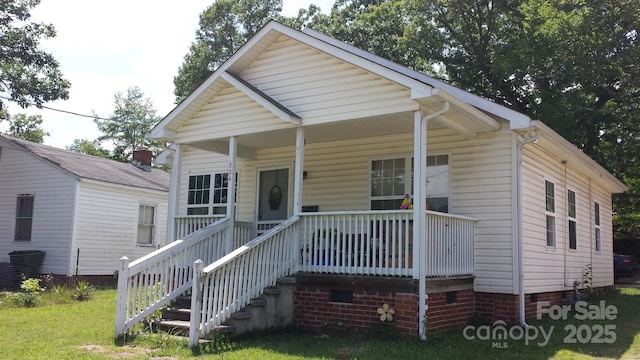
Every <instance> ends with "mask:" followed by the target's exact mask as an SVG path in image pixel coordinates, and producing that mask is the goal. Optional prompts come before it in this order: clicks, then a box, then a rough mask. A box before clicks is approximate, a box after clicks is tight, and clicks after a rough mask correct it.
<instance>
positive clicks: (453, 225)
mask: <svg viewBox="0 0 640 360" xmlns="http://www.w3.org/2000/svg"><path fill="white" fill-rule="evenodd" d="M301 218H302V224H301V249H300V258H301V264H300V270H301V271H304V272H315V273H332V274H358V275H384V276H412V275H413V274H414V271H413V256H414V254H413V250H414V249H413V212H412V211H407V210H404V211H403V210H396V211H359V212H358V211H356V212H322V213H303V214H301ZM426 219H427V232H426V234H425V238H424V239H422V242H421V244H422V245H423V249H424V250H423V253H422V254H421V256H420V258H421V259H422V261H425V262H426V265H427V266H426V272H427V273H426V276H429V277H439V276H460V275H471V274H473V272H474V262H473V260H474V259H473V256H474V255H473V254H474V250H473V247H474V232H475V219H472V218H468V217H463V216H457V215H452V214H446V213H440V212H434V211H427V212H426Z"/></svg>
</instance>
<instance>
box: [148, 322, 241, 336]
mask: <svg viewBox="0 0 640 360" xmlns="http://www.w3.org/2000/svg"><path fill="white" fill-rule="evenodd" d="M189 328H190V323H189V321H184V320H158V321H154V322H153V324H152V330H153V331H165V332H167V333H169V334H171V335H175V336H189ZM233 332H235V328H234V327H233V326H228V325H220V326H217V327H216V328H215V330H214V331H213V333H212V334H210V335H209V336H206V337H205V339H211V338H213V336H215V334H221V333H224V334H228V333H233Z"/></svg>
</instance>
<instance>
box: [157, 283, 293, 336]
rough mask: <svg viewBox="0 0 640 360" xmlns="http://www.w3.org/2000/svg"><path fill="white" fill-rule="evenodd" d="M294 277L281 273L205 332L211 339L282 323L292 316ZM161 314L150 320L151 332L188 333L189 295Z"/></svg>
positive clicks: (288, 320)
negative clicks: (277, 277)
mask: <svg viewBox="0 0 640 360" xmlns="http://www.w3.org/2000/svg"><path fill="white" fill-rule="evenodd" d="M295 281H296V279H295V278H294V277H282V278H280V279H278V281H277V284H276V285H275V286H270V287H267V288H265V289H264V291H263V293H262V294H261V295H260V296H258V297H256V298H253V299H251V301H250V303H249V304H248V305H247V306H245V307H244V308H242V309H241V310H239V311H237V312H235V313H233V314H231V316H230V318H229V319H227V320H226V321H225V322H224V323H222V324H221V325H218V326H216V327H215V329H214V330H213V331H212V332H211V333H209V334H207V335H206V336H205V338H204V339H211V338H213V337H214V336H215V335H216V334H234V335H236V334H243V333H246V332H250V331H256V330H263V329H268V328H277V327H283V326H286V325H288V324H290V323H291V321H292V319H293V312H292V309H293V288H294V285H295ZM161 313H162V317H161V318H160V319H158V320H154V321H152V322H151V324H150V328H151V331H152V332H156V331H163V332H167V333H169V334H172V335H176V336H185V337H188V336H189V327H190V321H191V296H190V295H182V296H179V297H178V298H177V299H176V300H175V301H174V302H173V303H172V304H170V305H169V306H167V307H165V308H163V309H162V311H161Z"/></svg>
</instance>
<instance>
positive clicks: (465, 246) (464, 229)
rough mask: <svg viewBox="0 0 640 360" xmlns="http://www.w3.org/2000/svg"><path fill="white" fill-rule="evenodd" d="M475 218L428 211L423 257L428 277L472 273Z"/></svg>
mask: <svg viewBox="0 0 640 360" xmlns="http://www.w3.org/2000/svg"><path fill="white" fill-rule="evenodd" d="M476 221H477V220H476V219H474V218H470V217H466V216H459V215H453V214H445V213H440V212H435V211H427V221H426V228H427V231H426V233H425V239H424V240H423V258H424V259H425V265H426V275H427V277H446V276H464V275H473V274H474V271H475V270H474V265H475V262H474V246H475V244H474V241H475V224H476Z"/></svg>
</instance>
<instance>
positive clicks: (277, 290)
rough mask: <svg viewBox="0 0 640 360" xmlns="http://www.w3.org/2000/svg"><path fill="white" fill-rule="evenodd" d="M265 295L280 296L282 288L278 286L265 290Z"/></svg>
mask: <svg viewBox="0 0 640 360" xmlns="http://www.w3.org/2000/svg"><path fill="white" fill-rule="evenodd" d="M264 294H265V295H280V288H279V287H277V286H270V287H268V288H265V289H264Z"/></svg>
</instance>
